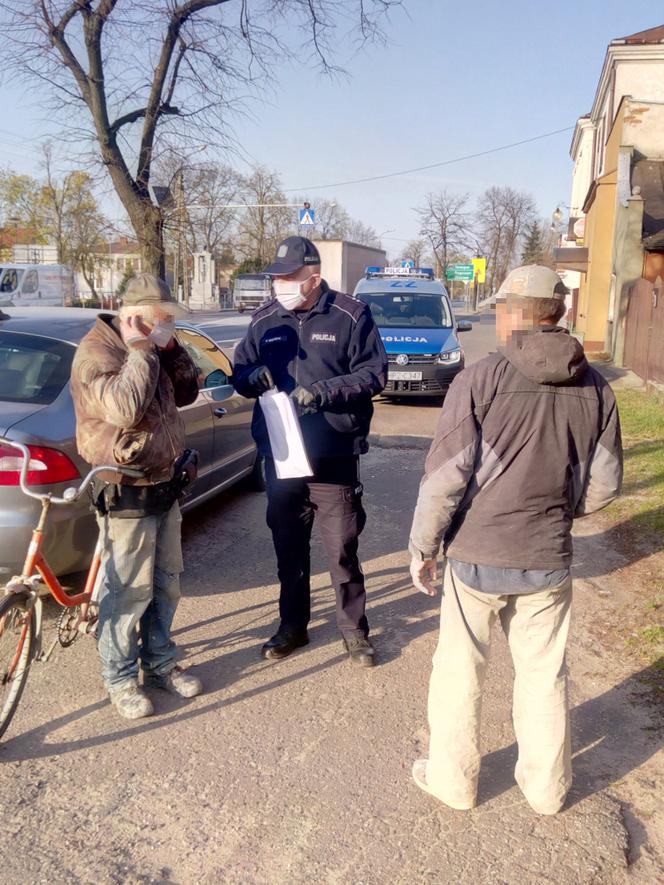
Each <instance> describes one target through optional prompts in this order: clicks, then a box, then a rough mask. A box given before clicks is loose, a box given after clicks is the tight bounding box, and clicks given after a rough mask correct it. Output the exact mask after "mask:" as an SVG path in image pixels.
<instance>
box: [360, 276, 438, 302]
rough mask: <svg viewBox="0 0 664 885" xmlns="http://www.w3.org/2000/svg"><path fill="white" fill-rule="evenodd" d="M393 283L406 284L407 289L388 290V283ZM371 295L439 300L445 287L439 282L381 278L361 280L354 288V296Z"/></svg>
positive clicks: (406, 278)
mask: <svg viewBox="0 0 664 885" xmlns="http://www.w3.org/2000/svg"><path fill="white" fill-rule="evenodd" d="M395 282H402V283H403V282H407V283H408V288H407V289H406V288H405V287H404V288H401V287H399V288H396V287H394V288H393V289H390V283H395ZM372 293H375V294H379V293H382V294H384V295H388V294H393V295H437V296H438V297H439V298H440V296H441V295H444V294H445V287H444V286H443V284H442V283H441V282H440V281H439V280H413V279H409V278H408V277H406V276H403V277H382V278H380V279H371V280H367V279H362V280H360V281H359V283H358V284H357V286H356V287H355V294H356V296H357V295H360V294H362V295H367V294H372Z"/></svg>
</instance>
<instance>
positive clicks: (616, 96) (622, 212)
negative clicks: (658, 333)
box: [556, 26, 664, 365]
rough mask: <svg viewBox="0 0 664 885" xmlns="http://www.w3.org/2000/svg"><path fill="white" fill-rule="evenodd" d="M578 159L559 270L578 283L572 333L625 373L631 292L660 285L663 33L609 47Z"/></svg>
mask: <svg viewBox="0 0 664 885" xmlns="http://www.w3.org/2000/svg"><path fill="white" fill-rule="evenodd" d="M570 153H571V157H572V160H573V162H574V171H573V176H572V192H571V199H570V219H569V229H568V233H567V237H565V238H564V241H563V243H562V244H561V245H562V248H560V249H558V250H556V260H557V265H558V267H559V268H560V269H561V270H568V271H576V272H579V274H580V277H579V289H578V293H576V297H575V312H574V329H575V332H576V334H577V335H578V336H579V338H581V339H582V340H583V343H584V346H585V348H586V350H587V351H588V352H589V353H593V352H594V353H600V352H605V353H608V354H610V355H611V356H612V357H613V358H614V360H615V361H616V363H617V364H619V365H622V364H624V362H625V359H626V351H625V339H626V332H627V326H628V324H629V317H630V304H629V299H630V292H631V291H632V289H633V287H634V286H635V284H636V283H637V281H639V280H640V279H644V278H647V276H648V274H650V275H651V276H652V269H653V268H654V267H655V266H656V264H657V259H656V255H657V252H658V249H659V248H660V246H661V243H660V241H659V239H658V235H659V232H660V231H661V229H662V228H664V211H663V210H664V200H663V199H662V198H663V197H664V179H662V177H661V176H660V177H658V172H659V171H660V168H664V167H660V165H659V164H661V163H662V161H664V26H661V27H659V28H653V29H651V30H649V31H644V32H641V33H639V34H634V35H632V36H631V37H625V38H621V39H618V40H614V41H612V42H611V44H610V45H609V47H608V49H607V54H606V58H605V61H604V66H603V68H602V74H601V76H600V80H599V84H598V87H597V91H596V94H595V100H594V102H593V107H592V110H591V112H590V114H587V115H584V116H583V117H580V118H579V120H578V122H577V125H576V128H575V131H574V136H573V139H572V145H571V151H570ZM652 283H653V285H655V284H656V278H655V279H653V280H652Z"/></svg>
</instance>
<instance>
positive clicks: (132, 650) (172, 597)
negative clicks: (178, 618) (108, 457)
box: [97, 502, 183, 691]
mask: <svg viewBox="0 0 664 885" xmlns="http://www.w3.org/2000/svg"><path fill="white" fill-rule="evenodd" d="M97 522H98V524H99V531H100V537H101V541H102V550H103V553H102V564H101V587H100V593H99V640H98V643H97V647H98V649H99V656H100V658H101V663H102V677H103V679H104V683H105V684H106V688H107V689H108V690H109V691H118V689H120V688H123V687H125V686H127V685H130V684H132V683H136V681H137V680H138V659H139V657H140V659H141V667H142V668H143V670H144V671H145V672H147V673H155V674H165V673H168V672H169V671H170V670H172V669H173V667H174V666H175V643H174V642H173V640H172V639H171V624H172V622H173V615H174V614H175V609H176V608H177V605H178V602H179V599H180V574H181V573H182V570H183V563H182V544H181V525H182V516H181V515H180V508H179V506H178V504H177V502H176V503H175V504H174V505H173V506H172V507H171V509H170V510H169V511H168V513H164V514H161V515H160V516H143V517H141V518H140V519H118V518H117V517H113V518H111V517H109V516H98V517H97ZM137 626H138V628H139V629H138V630H137ZM139 633H140V644H139Z"/></svg>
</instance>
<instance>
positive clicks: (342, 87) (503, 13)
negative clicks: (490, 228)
mask: <svg viewBox="0 0 664 885" xmlns="http://www.w3.org/2000/svg"><path fill="white" fill-rule="evenodd" d="M655 6H656V4H654V3H653V2H652V0H631V2H630V3H625V2H624V0H558V2H557V3H551V2H548V3H544V2H541V0H503V2H500V3H499V2H495V0H470V2H466V3H459V2H458V0H404V3H403V9H396V10H394V11H393V12H392V13H391V14H390V18H389V20H388V21H387V22H386V23H385V33H386V37H387V43H386V44H385V45H381V44H376V45H370V46H367V47H366V48H364V49H363V50H361V51H359V52H351V51H350V49H349V47H348V44H347V42H344V41H342V40H339V41H338V42H337V45H335V56H334V58H335V61H337V62H338V63H339V64H341V65H343V66H344V67H345V69H346V71H347V76H346V77H335V78H332V79H329V78H326V77H324V76H322V75H320V74H319V73H317V71H316V65H315V61H314V59H312V57H311V55H310V54H309V53H307V52H301V53H299V57H298V59H297V61H294V62H293V63H288V64H284V65H281V66H280V67H279V68H278V69H277V70H276V79H275V81H274V84H275V85H274V87H273V88H272V89H270V90H269V91H267V90H266V91H264V92H263V96H262V100H261V99H259V100H258V101H254V102H252V104H251V105H250V107H249V108H248V110H249V111H250V113H249V114H245V115H243V116H242V117H240V118H237V119H234V120H233V121H232V125H233V131H234V135H235V138H236V148H237V155H238V156H236V157H235V158H234V159H233V162H234V163H235V165H237V166H238V167H239V168H240V169H241V171H246V169H247V168H248V165H249V164H250V163H252V162H254V161H256V162H260V163H262V164H264V165H266V166H267V167H269V168H270V169H274V170H278V171H279V172H280V174H281V176H282V182H283V186H284V188H286V189H287V194H288V196H289V197H293V198H295V197H296V196H297V197H298V198H299V197H307V198H308V199H309V200H310V201H311V204H312V206H313V208H314V209H315V207H316V199H321V198H325V199H334V200H335V201H336V202H337V203H338V204H340V205H342V206H343V207H344V208H346V209H347V210H348V212H350V214H351V215H352V216H354V217H356V218H358V219H360V220H362V221H363V222H364V223H365V224H369V225H371V226H372V227H374V228H375V230H376V231H377V232H378V233H379V234H380V235H382V238H383V243H384V246H385V247H386V248H387V249H388V251H389V252H390V253H391V254H394V255H396V253H397V252H399V251H400V250H401V249H402V248H403V247H404V246H405V244H406V242H407V241H408V240H409V239H412V238H414V237H415V236H417V234H418V222H417V217H416V214H415V212H414V211H413V210H414V208H415V207H417V206H418V205H421V204H422V202H423V198H424V196H425V195H426V194H427V193H428V192H434V193H435V192H437V191H440V190H442V189H443V188H446V189H448V190H451V191H453V192H455V193H468V194H470V196H471V200H472V201H474V200H475V199H476V198H477V197H478V196H479V195H481V193H482V192H483V191H484V190H485V189H486V188H487V187H490V186H491V185H509V186H511V187H514V188H516V189H518V190H523V191H527V192H529V193H531V194H532V195H533V196H534V198H535V200H536V203H537V206H538V208H539V211H540V213H541V215H542V217H543V218H548V217H549V216H550V215H551V213H552V212H553V210H554V209H555V208H556V206H557V205H558V204H564V203H568V202H569V194H570V189H571V172H572V163H571V160H570V157H569V146H570V142H571V137H572V131H571V127H573V126H574V123H575V121H576V119H577V118H578V117H579V116H580V115H582V114H584V113H587V112H588V111H589V110H590V108H591V105H592V101H593V97H594V94H595V89H596V86H597V81H598V79H599V75H600V71H601V67H602V63H603V60H604V55H605V52H606V46H607V44H608V43H609V41H610V40H612V39H614V38H616V37H622V36H626V35H628V34H632V33H634V32H636V31H640V30H644V29H646V28H650V27H655V26H656V25H658V24H662V21H664V15H662V14H661V13H658V12H657V11H653V10H654V8H655ZM0 99H1V106H2V108H3V113H2V118H1V121H0V166H2V167H5V166H8V165H9V166H11V167H13V168H14V169H15V170H16V171H19V172H26V173H31V174H34V173H35V172H36V171H37V168H38V160H39V157H38V152H39V141H40V138H41V137H42V135H44V134H46V133H49V132H50V133H52V132H53V131H54V130H53V123H52V122H48V121H47V120H46V118H45V114H44V110H43V108H41V107H40V106H39V95H38V94H37V93H35V92H31V93H26V92H25V91H24V90H23V89H22V88H19V87H17V86H15V85H13V84H11V83H9V84H8V83H4V84H2V87H1V91H0ZM566 127H570V131H567V132H563V133H560V134H558V135H553V136H551V137H548V138H543V139H541V140H538V141H533V142H531V143H529V144H524V145H521V146H519V147H514V148H512V149H509V150H505V151H501V152H498V153H493V154H489V155H487V156H484V157H478V158H475V159H469V160H464V161H462V162H458V163H453V164H450V165H447V166H443V167H441V168H439V169H432V170H429V171H424V172H418V173H413V174H409V175H404V176H400V177H394V178H389V179H386V180H383V181H375V182H370V183H363V184H348V185H338V186H336V187H322V185H327V184H334V183H338V182H345V181H348V180H350V179H355V178H364V177H367V176H372V175H381V174H387V173H392V172H397V171H400V170H404V169H410V168H413V167H418V166H424V165H428V164H433V163H439V162H443V161H449V160H454V159H455V158H458V157H462V156H464V155H467V154H475V153H478V152H481V151H486V150H489V149H492V148H496V147H500V146H503V145H507V144H511V143H513V142H517V141H521V140H525V139H530V138H533V137H536V136H539V135H541V134H543V133H547V132H551V131H553V130H559V129H563V128H566ZM205 158H206V159H211V158H213V154H211V153H210V152H209V151H207V152H205ZM241 158H244V159H241ZM220 159H224V157H222V156H220ZM226 159H228V158H226ZM243 167H244V168H243ZM106 208H107V209H110V211H113V212H115V213H117V211H118V209H117V206H115V207H113V208H111V206H110V205H109V206H107V207H106Z"/></svg>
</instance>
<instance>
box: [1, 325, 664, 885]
mask: <svg viewBox="0 0 664 885" xmlns="http://www.w3.org/2000/svg"><path fill="white" fill-rule="evenodd" d="M484 336H487V337H486V341H484ZM490 337H491V334H490V324H489V323H488V322H480V323H478V324H476V327H475V330H474V331H473V332H472V333H468V337H467V338H466V339H465V340H466V342H467V343H466V347H467V351H468V352H469V353H471V352H473V353H474V354H475V355H474V356H473V357H472V358H477V357H478V356H479V355H481V353H482V351H483V350H486V348H487V347H490V346H491V345H490V342H489V339H490ZM482 342H484V343H482ZM392 409H401V407H400V406H399V407H397V406H389V405H387V406H385V408H384V407H383V404H380V403H379V404H378V412H379V414H380V415H381V416H382V415H385V416H387V415H388V414H390V411H389V410H392ZM429 410H430V411H431V414H433V413H434V411H435V412H436V413H437V412H439V410H440V407H439V406H438V407H437V409H434V408H433V407H429V406H408V407H407V408H404V409H403V412H402V414H403V415H407V416H408V418H407V422H408V424H409V425H410V426H411V427H412V428H413V429H414V430H415V431H416V432H415V433H414V434H412V435H413V436H424V437H426V434H425V432H424V429H423V428H424V426H425V421H424V418H425V416H428V415H429ZM381 420H382V418H381ZM385 421H386V422H387V423H388V424H389V421H388V419H387V418H385ZM394 426H395V427H396V431H394V432H396V434H397V437H398V436H400V435H401V427H400V425H399V423H398V422H395V424H394ZM389 437H390V434H389V433H385V434H382V439H381V441H380V443H379V445H376V446H374V447H373V448H372V450H371V452H370V454H369V455H368V456H367V457H366V458H365V459H364V466H363V481H364V484H365V488H366V506H367V511H368V517H369V518H368V524H367V529H366V531H365V534H364V535H363V538H362V545H361V552H362V556H363V562H364V568H365V572H366V576H367V588H368V597H369V611H368V613H369V619H370V623H371V626H372V632H373V636H374V639H375V644H376V647H377V650H378V656H379V657H378V660H379V665H378V666H377V667H376V668H374V669H373V670H371V671H365V670H358V669H356V668H353V667H352V666H351V665H350V663H349V662H348V660H347V658H346V656H345V654H344V653H343V651H342V649H341V646H340V643H339V638H338V635H337V631H336V627H335V623H334V606H333V593H332V589H331V587H330V584H329V577H328V574H327V571H326V567H325V562H324V558H323V555H322V551H321V547H320V544H319V542H318V540H315V543H314V549H313V558H312V575H313V576H314V577H313V620H312V624H311V645H310V646H309V647H307V648H306V649H303V650H302V651H300V652H298V653H296V654H294V655H293V656H291V657H290V658H288V659H286V660H284V661H281V662H278V663H269V662H266V661H263V660H262V659H261V658H260V655H259V650H260V645H261V643H262V642H263V641H264V640H265V639H266V638H267V637H269V636H270V635H271V633H272V632H273V631H274V629H275V627H276V625H277V607H276V600H277V595H278V588H277V584H276V578H275V566H274V556H273V552H272V548H271V542H270V537H269V533H268V530H267V527H266V526H265V523H264V510H265V501H264V496H263V495H260V494H255V493H248V492H245V491H243V490H242V489H239V488H237V489H234V490H231V491H229V492H227V493H226V494H224V495H222V496H220V497H219V498H218V499H217V500H214V501H212V502H210V503H209V504H207V505H206V506H204V507H203V508H201V509H200V510H199V511H197V512H195V513H194V514H191V515H190V516H189V517H188V518H187V519H186V520H185V523H184V551H185V563H186V571H185V574H184V577H183V592H184V595H183V599H182V602H181V605H180V607H179V609H178V612H177V616H176V622H175V629H174V637H175V639H176V641H177V643H178V646H179V650H180V653H181V655H182V657H183V659H184V661H185V662H186V664H187V665H188V666H191V667H192V668H195V669H196V672H197V673H198V674H199V675H200V676H201V678H202V679H203V680H204V683H205V686H206V693H205V694H204V695H202V696H201V697H199V698H195V699H193V700H191V701H183V700H177V699H174V698H171V697H170V696H168V695H164V694H159V693H157V694H155V696H154V700H155V705H156V715H155V716H154V717H153V718H151V719H149V720H144V721H140V722H126V721H124V720H120V719H119V718H118V717H117V716H116V715H115V713H114V712H113V710H112V708H111V707H110V705H109V703H108V701H107V699H106V697H105V695H104V691H103V687H102V683H101V679H100V676H99V664H98V660H97V656H96V651H95V648H94V644H93V642H92V641H91V640H88V639H86V638H81V639H80V640H79V641H78V642H77V643H76V644H75V645H74V646H73V647H72V648H70V649H68V650H66V651H60V652H58V653H56V655H55V657H54V659H53V660H52V661H51V662H50V663H49V664H46V665H39V664H38V665H35V666H34V668H33V672H32V673H31V675H30V680H29V683H28V687H27V690H26V694H25V696H24V700H23V702H22V704H21V708H20V710H19V713H18V715H17V717H16V719H15V720H14V722H13V724H12V726H11V730H10V732H9V733H8V734H7V735H6V737H5V739H4V741H3V743H2V744H1V745H0V820H2V827H0V857H2V861H1V866H0V881H2V883H3V885H24V883H41V882H44V883H49V885H59V883H67V885H70V883H76V885H77V883H85V885H88V883H90V885H93V883H94V885H106V883H123V885H124V883H179V885H198V883H203V885H217V883H237V885H240V883H241V885H254V883H257V885H263V883H266V885H293V883H307V885H308V883H324V885H346V883H348V885H385V883H399V885H401V883H403V885H406V883H408V885H412V883H416V885H418V883H436V885H440V883H453V885H457V883H462V885H465V883H490V885H493V883H496V885H498V883H510V885H511V883H519V885H521V883H528V885H531V883H535V885H540V883H541V885H544V883H551V882H552V881H555V882H556V883H558V885H586V883H587V885H591V883H593V885H595V883H602V885H605V883H618V882H620V883H622V882H625V883H630V882H632V883H633V882H636V883H653V882H655V881H659V880H660V873H663V872H664V869H663V868H662V867H661V866H657V862H656V861H651V860H649V858H648V857H647V856H646V854H647V852H646V851H645V848H644V846H645V845H646V844H647V840H648V827H650V826H655V825H657V822H658V821H660V820H661V818H657V804H658V801H659V800H658V792H657V786H656V784H657V782H658V781H657V772H656V771H655V770H654V768H653V766H654V765H655V761H654V760H656V758H657V757H655V756H654V753H655V751H656V749H657V741H656V740H655V739H654V733H653V724H654V723H653V722H652V714H650V713H649V711H648V709H647V708H646V707H644V706H639V705H637V704H635V703H634V699H633V693H634V682H633V679H630V678H627V676H625V677H624V678H623V674H621V673H620V672H619V667H618V663H616V662H614V661H612V662H611V666H607V664H606V661H605V659H603V658H602V657H601V656H598V650H597V643H596V642H595V641H594V638H593V634H592V630H591V628H592V625H593V624H594V623H595V622H596V619H597V614H596V613H597V606H598V602H599V603H600V604H601V603H602V600H601V599H600V600H598V593H599V592H603V593H608V592H614V589H615V592H619V587H618V586H615V587H614V585H610V586H611V590H606V589H604V590H602V588H606V586H607V585H606V582H607V581H608V580H609V578H607V575H610V574H612V573H613V571H614V569H615V568H616V567H617V564H616V559H615V555H613V556H612V555H611V552H610V551H605V550H604V549H603V548H602V546H601V544H602V537H601V533H599V531H598V529H597V527H596V526H594V524H593V523H592V521H591V520H585V521H584V525H583V532H584V536H583V537H582V538H581V539H580V547H579V554H578V560H579V563H580V566H579V568H580V571H579V580H578V581H577V583H576V589H577V599H576V603H575V605H576V625H575V632H574V639H573V641H572V644H571V648H570V659H571V676H572V684H571V690H572V702H573V706H574V708H575V710H574V719H573V728H574V747H575V751H576V759H575V773H576V774H575V776H576V779H575V785H574V788H573V793H572V795H571V797H570V801H569V804H568V807H567V810H565V811H564V812H563V813H562V814H560V815H558V816H556V817H554V818H543V817H538V816H536V815H535V814H534V813H533V812H532V811H531V810H530V808H529V807H528V806H527V804H526V803H525V800H524V799H523V797H522V796H521V794H520V792H519V790H518V788H517V787H516V786H515V784H514V781H513V777H512V770H513V767H514V762H515V753H516V750H515V745H514V737H513V732H512V726H511V721H510V694H511V685H510V677H511V664H510V662H509V655H508V652H507V648H506V644H505V642H504V641H503V639H502V636H496V645H495V653H494V656H493V659H492V662H491V665H490V671H489V676H488V683H487V687H486V694H485V709H484V723H483V735H484V744H483V750H484V754H485V755H484V760H483V766H482V774H481V782H480V804H479V805H478V807H477V808H476V809H474V810H473V811H470V812H455V811H452V810H451V809H448V808H446V807H444V806H442V805H440V804H438V803H436V802H435V801H434V800H433V799H431V798H430V797H428V796H427V795H425V794H423V793H421V792H420V791H419V790H418V789H417V788H416V787H415V786H414V785H413V784H412V782H411V780H410V767H411V764H412V761H413V760H414V759H415V758H418V757H420V756H422V755H424V754H425V752H426V744H427V729H426V720H425V716H426V693H427V682H428V677H429V673H430V665H431V664H430V662H431V656H432V654H433V651H434V648H435V643H436V634H437V624H438V601H437V600H432V599H429V598H428V597H425V596H422V595H419V594H416V593H414V592H413V590H412V588H411V587H410V586H409V580H408V577H407V562H408V556H407V552H406V545H407V538H408V530H409V526H410V520H411V515H412V510H413V506H414V502H415V499H416V495H417V488H418V483H419V479H420V476H421V471H422V464H423V459H424V455H425V446H426V438H424V439H423V440H417V439H413V442H412V445H410V446H406V447H404V446H403V444H402V443H399V444H398V445H399V447H392V446H391V443H390V439H389ZM618 565H619V563H618ZM618 583H619V582H617V581H616V582H615V584H616V585H617V584H618ZM659 775H661V765H660V769H659ZM659 782H660V783H661V781H659ZM649 785H650V786H649ZM637 788H638V790H639V791H640V792H639V796H640V799H639V801H640V803H641V805H640V806H639V807H640V808H641V807H642V808H644V809H645V811H644V812H643V813H641V811H639V815H640V817H639V818H637V817H636V815H635V813H634V812H633V810H632V809H633V804H632V803H633V802H634V801H635V800H634V799H633V796H634V794H635V793H634V791H635V790H637ZM630 790H631V791H632V792H631V793H630ZM648 803H650V804H648ZM646 812H647V813H646ZM646 861H648V863H647V864H646Z"/></svg>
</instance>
